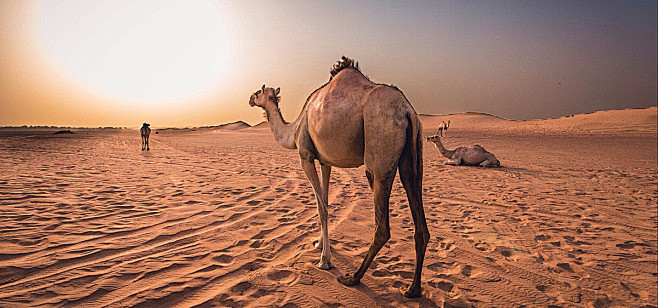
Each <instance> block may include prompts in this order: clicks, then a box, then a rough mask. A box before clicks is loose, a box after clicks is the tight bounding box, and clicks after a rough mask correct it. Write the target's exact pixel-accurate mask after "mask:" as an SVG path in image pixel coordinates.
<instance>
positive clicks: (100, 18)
mask: <svg viewBox="0 0 658 308" xmlns="http://www.w3.org/2000/svg"><path fill="white" fill-rule="evenodd" d="M222 22H223V18H222V15H221V12H220V10H219V9H218V8H217V7H215V6H214V5H213V4H212V3H210V2H208V1H203V0H197V1H160V0H148V1H84V0H80V1H73V0H64V1H62V0H51V1H43V2H41V3H40V5H39V7H38V12H37V29H38V33H39V41H40V43H41V45H42V46H43V48H44V50H45V51H46V54H47V56H48V57H49V58H50V59H51V60H52V62H53V64H54V65H55V66H56V67H57V69H59V70H61V71H63V72H65V73H66V75H68V76H69V77H71V78H72V79H73V80H75V81H76V82H77V83H80V84H82V85H84V86H85V87H87V88H91V89H92V90H94V91H95V92H101V93H102V94H103V95H106V96H111V97H112V98H114V99H120V100H124V101H128V102H140V103H151V104H158V105H162V104H165V103H177V102H181V101H183V100H186V99H190V98H193V97H197V96H199V95H203V94H204V93H205V92H206V91H208V88H209V86H211V85H213V84H216V83H217V82H218V81H219V80H220V78H221V75H222V73H223V72H225V66H226V65H227V58H228V55H229V52H230V46H228V42H227V33H226V27H225V26H224V25H223V23H222Z"/></svg>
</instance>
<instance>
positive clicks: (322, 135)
mask: <svg viewBox="0 0 658 308" xmlns="http://www.w3.org/2000/svg"><path fill="white" fill-rule="evenodd" d="M330 75H331V77H330V79H329V81H328V82H327V83H325V84H324V85H323V86H321V87H320V88H318V89H316V90H315V91H314V92H313V93H311V95H310V96H309V97H308V98H307V99H306V103H305V104H304V107H303V108H302V111H301V113H300V114H299V116H298V117H297V119H296V120H295V121H293V122H292V123H288V122H286V121H285V120H284V119H283V117H282V115H281V111H280V110H279V101H280V97H279V93H280V89H279V88H276V89H273V88H268V87H265V85H263V86H262V88H261V89H260V90H258V91H256V92H255V93H254V94H252V95H251V98H250V99H249V105H251V106H252V107H253V106H258V107H260V108H263V109H264V110H265V113H266V116H267V120H268V122H269V123H270V129H271V131H272V134H273V135H274V138H275V139H276V141H277V142H278V143H279V144H280V145H281V146H283V147H284V148H287V149H297V150H298V152H299V157H300V160H301V165H302V169H303V170H304V173H305V174H306V177H307V178H308V180H309V181H310V182H311V186H312V187H313V191H314V193H315V201H316V203H317V207H318V216H319V219H320V237H319V239H318V243H317V245H316V247H317V248H319V249H322V253H321V255H320V261H319V262H318V264H317V266H318V267H319V268H321V269H325V270H328V269H330V268H332V267H333V265H332V263H331V250H330V249H331V247H330V244H329V229H328V226H327V216H328V213H327V206H328V203H329V202H328V192H329V177H330V174H331V168H332V167H337V168H356V167H359V166H361V165H365V167H366V172H365V174H366V178H367V179H368V183H369V185H370V188H371V189H372V190H373V192H374V203H375V231H374V236H373V240H372V242H371V243H370V248H369V250H368V253H367V254H366V256H365V258H364V260H363V262H362V263H361V266H360V267H359V269H358V270H357V271H356V272H355V273H354V274H351V275H350V274H345V275H343V276H341V277H338V281H340V282H341V283H343V284H345V285H348V286H353V285H356V284H358V283H359V282H360V280H361V278H362V277H363V275H364V274H365V272H366V271H367V269H368V267H369V266H370V264H371V262H372V260H373V259H374V258H375V256H376V255H377V253H378V252H379V250H380V249H381V248H382V247H383V246H384V244H385V243H386V242H387V241H388V239H389V238H390V236H391V235H390V227H389V215H388V213H389V197H390V195H391V189H392V184H393V180H394V179H395V171H396V170H398V171H399V173H400V180H401V182H402V185H403V187H404V189H405V190H406V193H407V199H408V201H409V208H410V209H411V215H412V217H413V220H414V225H415V234H414V240H415V246H416V264H415V268H414V278H413V281H412V283H411V285H410V286H409V287H407V288H401V289H400V291H401V292H402V293H403V294H404V296H406V297H419V296H421V271H422V267H423V259H424V257H425V249H426V247H427V243H428V241H429V238H430V234H429V231H428V229H427V223H426V221H425V213H424V211H423V199H422V179H423V157H422V153H423V150H422V146H423V144H422V135H421V134H422V130H421V123H420V119H419V118H418V115H417V114H416V111H415V110H414V108H413V107H412V106H411V104H410V103H409V101H408V100H407V98H406V97H405V96H404V94H403V93H402V91H400V90H399V89H397V88H396V87H393V86H388V85H384V84H376V83H373V82H371V81H370V79H368V78H367V77H366V76H365V75H363V73H361V70H360V69H359V67H358V64H357V62H355V61H353V60H352V59H349V58H347V57H342V60H341V61H338V64H335V65H334V66H333V68H332V70H331V71H330ZM315 160H317V161H318V162H319V164H320V169H321V172H322V179H321V180H320V179H319V178H318V172H317V170H316V167H315Z"/></svg>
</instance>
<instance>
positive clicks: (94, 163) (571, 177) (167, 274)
mask: <svg viewBox="0 0 658 308" xmlns="http://www.w3.org/2000/svg"><path fill="white" fill-rule="evenodd" d="M647 110H649V111H648V112H649V113H648V114H649V120H650V119H652V118H651V117H652V114H654V113H655V108H653V109H647ZM633 112H634V111H629V112H626V113H624V112H622V113H619V114H616V115H615V116H614V117H611V118H613V119H614V121H618V120H619V117H620V116H624V115H625V114H627V115H626V116H627V117H628V118H629V119H630V118H633V117H636V116H637V115H635V114H631V113H633ZM604 113H605V112H604ZM594 115H596V116H597V117H598V116H599V115H601V114H598V113H594V114H591V115H583V116H582V117H581V116H579V115H577V116H573V117H569V118H565V119H553V120H545V121H544V122H542V121H536V123H538V124H537V125H538V126H541V127H551V126H556V127H563V129H562V131H557V130H550V129H548V130H543V129H540V128H541V127H539V128H538V129H537V130H533V131H525V130H520V129H517V128H514V127H513V124H510V122H509V121H508V120H504V119H494V120H492V121H493V122H500V124H499V125H501V126H504V125H507V126H509V127H510V128H509V129H506V130H501V131H497V132H495V133H494V132H487V131H483V130H476V128H477V127H481V122H480V123H476V121H475V120H474V119H472V121H470V122H469V121H468V119H466V120H463V119H462V118H459V117H457V119H456V120H455V116H454V115H453V116H452V117H451V119H453V120H452V124H451V130H450V131H449V132H448V134H449V135H448V137H447V138H446V139H445V145H446V147H448V148H454V147H457V146H470V145H472V144H475V143H478V144H481V145H483V146H484V147H485V148H487V150H489V151H491V152H492V153H494V154H495V155H496V156H497V157H498V158H499V159H500V161H501V164H502V166H503V167H501V168H493V169H483V168H477V167H455V166H445V165H443V161H444V160H445V158H443V157H441V156H440V155H439V153H438V150H437V149H436V148H434V146H433V145H432V144H430V143H425V144H424V156H425V158H424V166H425V171H424V174H425V175H424V196H423V198H424V203H425V211H426V215H427V217H428V225H429V227H430V233H431V234H432V239H431V241H430V244H429V246H428V252H427V255H426V259H425V269H424V271H423V288H424V297H422V298H420V299H406V298H404V297H402V295H401V294H400V292H399V291H398V288H399V287H401V286H403V285H407V284H408V283H410V281H411V277H412V276H413V260H414V251H413V222H412V221H411V215H410V213H409V209H408V206H407V201H406V196H405V195H404V190H403V189H402V187H401V185H400V182H399V180H396V181H395V184H394V188H393V192H392V195H391V206H390V214H391V239H390V240H389V242H388V243H387V245H386V246H385V247H384V248H383V249H382V251H381V252H380V253H379V255H378V256H377V258H376V259H375V261H374V262H373V264H372V266H371V267H370V270H369V271H368V272H367V273H366V275H365V276H364V278H363V280H362V283H361V284H360V285H358V286H356V287H346V286H343V285H341V284H340V283H338V282H337V281H336V278H335V277H337V276H340V275H342V274H344V273H347V272H351V271H354V270H355V269H356V268H357V267H358V266H359V264H360V263H361V261H362V259H363V256H364V254H365V253H366V251H367V249H368V244H369V243H370V240H371V234H372V230H373V213H372V193H371V192H370V189H369V188H368V184H367V181H366V178H365V176H364V170H363V168H356V169H337V168H336V169H334V170H333V171H332V183H331V187H330V191H329V194H330V195H329V202H330V206H329V228H330V236H331V241H332V254H333V262H334V265H335V266H336V268H334V269H332V270H330V271H323V270H320V269H318V268H316V267H315V265H314V264H315V263H317V261H318V258H319V251H318V250H316V249H315V248H314V247H313V241H314V240H316V239H317V236H318V232H319V226H318V219H317V210H316V206H315V200H314V197H313V194H312V190H311V187H310V185H309V183H308V181H307V180H306V177H305V176H304V174H303V172H302V170H301V167H299V162H298V159H299V158H298V155H297V154H296V153H295V151H289V150H285V149H283V148H280V147H279V146H278V145H277V144H276V143H275V141H274V140H273V138H272V136H271V133H270V132H269V129H267V130H266V129H264V128H263V129H258V128H243V129H239V130H230V129H208V130H196V131H192V130H162V131H161V132H160V133H159V134H158V135H156V134H154V133H152V134H151V151H150V152H141V151H140V147H139V132H137V131H90V132H86V131H78V132H76V134H75V135H52V133H34V134H18V135H9V136H6V135H3V137H0V170H2V173H0V306H3V307H4V306H7V307H32V306H37V305H45V306H88V307H101V306H102V307H125V306H145V307H150V306H163V307H169V306H180V307H213V306H217V307H223V306H231V307H240V306H277V307H280V306H282V307H327V306H329V307H339V306H347V307H355V306H360V307H373V306H381V307H407V306H408V307H419V306H422V307H449V306H451V305H452V306H462V307H468V306H476V307H491V306H523V305H525V306H528V307H547V306H550V305H554V306H563V307H568V306H575V307H588V306H595V307H613V306H619V307H629V306H631V307H640V306H643V305H653V306H656V305H657V298H656V291H657V289H656V283H655V282H656V279H657V278H656V277H658V273H657V269H656V267H657V264H658V260H657V254H658V253H657V247H658V243H657V242H658V241H657V239H656V231H657V230H656V228H657V221H658V213H657V211H658V209H657V207H656V202H657V201H656V200H658V170H657V168H658V167H657V160H658V159H657V154H656V152H657V149H656V133H655V129H654V130H653V132H650V131H648V130H646V129H644V128H643V127H644V126H639V128H638V126H632V127H631V128H628V129H611V130H609V131H603V130H599V129H596V130H591V129H589V130H587V131H585V130H580V129H577V128H578V127H585V126H587V125H589V124H588V123H585V124H583V123H580V124H578V123H576V122H587V121H594V120H596V121H598V122H597V123H601V125H600V126H599V127H603V128H604V127H614V125H608V124H611V123H610V122H611V121H613V120H612V119H607V120H606V119H605V117H602V118H596V119H592V118H591V117H590V118H587V116H594ZM469 116H472V117H475V116H478V117H480V115H475V114H471V115H469ZM637 117H638V118H640V116H637ZM432 119H441V118H440V117H439V116H434V117H433V118H432ZM482 119H489V118H486V117H485V118H479V120H478V121H481V120H482ZM489 120H490V119H489ZM622 120H623V119H622ZM424 121H425V122H424V125H425V135H429V134H431V133H433V132H432V128H431V124H432V123H431V122H430V121H428V120H427V119H424ZM552 121H576V122H573V123H574V124H573V125H571V124H570V125H571V126H565V124H564V123H562V122H560V123H554V122H552ZM605 121H608V122H605ZM629 121H630V120H627V121H626V122H625V123H630V122H629ZM528 122H532V121H528ZM439 123H440V122H439ZM502 123H508V124H502ZM622 123H624V122H622ZM613 124H614V123H613ZM459 125H462V128H463V129H458V128H459V127H460V126H459ZM469 125H470V126H469ZM524 125H527V123H526V124H524ZM238 126H239V125H238ZM572 126H573V127H575V128H574V129H573V130H566V129H564V127H572ZM467 127H471V128H473V129H472V130H469V129H466V128H467ZM528 127H531V126H526V127H525V128H524V129H528ZM589 127H591V125H590V126H589ZM654 128H655V126H654ZM154 131H155V129H154ZM576 131H577V132H581V133H582V134H581V133H574V132H576ZM556 132H557V133H556ZM560 132H566V133H560ZM569 132H571V133H569ZM638 149H641V151H640V150H638Z"/></svg>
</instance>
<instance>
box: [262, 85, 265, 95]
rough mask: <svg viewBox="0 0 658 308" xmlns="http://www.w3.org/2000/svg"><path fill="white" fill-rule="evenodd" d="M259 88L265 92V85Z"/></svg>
mask: <svg viewBox="0 0 658 308" xmlns="http://www.w3.org/2000/svg"><path fill="white" fill-rule="evenodd" d="M261 90H262V91H263V93H265V85H263V87H262V88H261Z"/></svg>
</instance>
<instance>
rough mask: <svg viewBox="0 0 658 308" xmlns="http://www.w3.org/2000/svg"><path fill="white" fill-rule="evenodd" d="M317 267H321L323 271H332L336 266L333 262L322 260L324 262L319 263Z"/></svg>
mask: <svg viewBox="0 0 658 308" xmlns="http://www.w3.org/2000/svg"><path fill="white" fill-rule="evenodd" d="M317 267H319V268H320V269H323V270H328V269H332V268H333V267H334V265H333V263H331V261H324V260H322V261H320V262H318V264H317Z"/></svg>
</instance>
